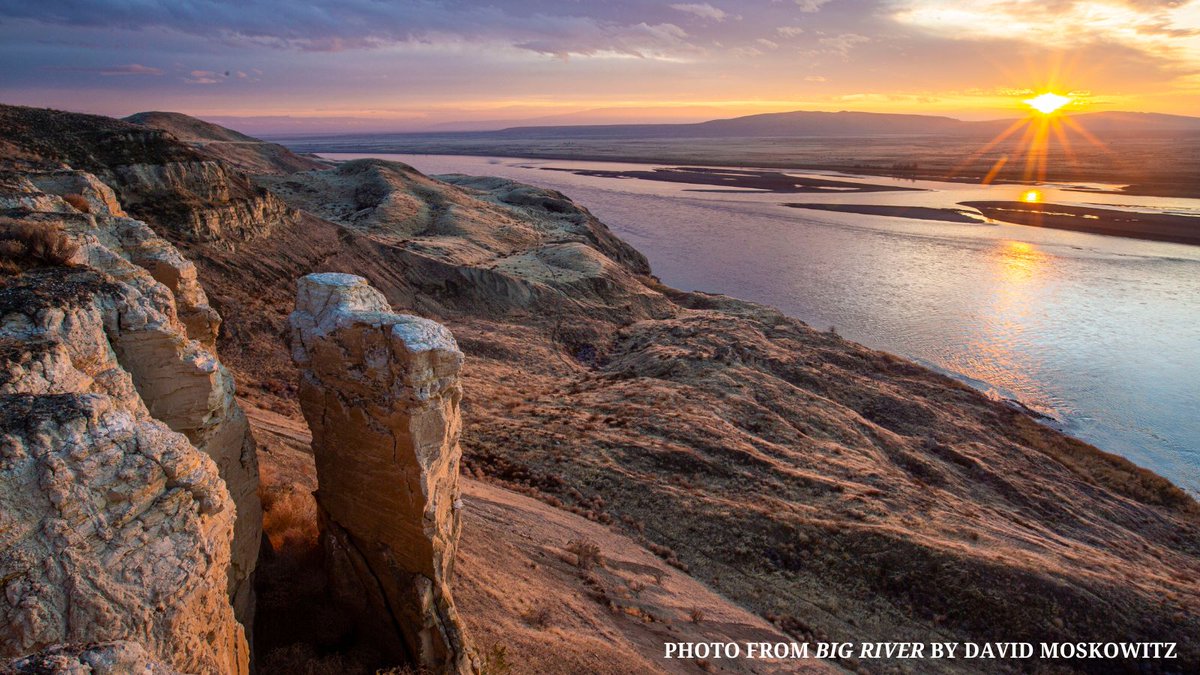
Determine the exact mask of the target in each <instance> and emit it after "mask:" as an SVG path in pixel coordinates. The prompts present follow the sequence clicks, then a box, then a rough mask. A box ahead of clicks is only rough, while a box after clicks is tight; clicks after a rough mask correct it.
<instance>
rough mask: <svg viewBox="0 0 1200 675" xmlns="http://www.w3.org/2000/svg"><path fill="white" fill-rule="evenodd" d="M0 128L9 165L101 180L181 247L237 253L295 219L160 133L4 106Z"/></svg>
mask: <svg viewBox="0 0 1200 675" xmlns="http://www.w3.org/2000/svg"><path fill="white" fill-rule="evenodd" d="M0 128H3V129H4V134H3V138H0V153H2V154H0V156H2V157H4V158H5V159H6V160H8V163H10V164H12V165H15V166H16V167H18V168H20V169H22V170H26V169H35V170H39V171H41V170H45V169H48V168H49V169H53V168H69V169H74V170H78V171H86V172H88V173H90V174H94V175H95V176H96V177H97V178H98V179H99V180H98V181H97V182H99V181H103V182H104V183H105V184H107V185H108V186H110V187H111V188H113V190H115V192H116V196H117V197H119V199H120V203H121V204H122V205H123V206H124V208H125V210H126V211H128V212H129V213H130V214H132V215H134V216H136V217H137V218H140V219H142V220H144V221H147V222H149V223H150V224H151V225H152V226H154V227H155V228H157V229H158V232H159V233H160V234H163V235H165V236H168V237H170V238H171V239H172V240H173V241H176V242H187V243H189V244H193V243H207V244H210V245H217V246H221V247H228V248H233V247H236V246H238V245H240V244H242V243H244V242H247V241H250V240H253V239H255V238H257V237H260V236H262V235H264V234H266V233H268V232H270V231H271V230H272V229H273V228H275V227H278V226H284V225H287V224H290V223H291V222H293V218H294V217H295V213H294V212H293V211H292V210H291V209H289V208H288V207H287V206H286V205H285V204H284V203H283V202H282V201H280V200H279V199H277V198H276V197H275V196H273V195H271V194H270V193H268V192H266V191H265V190H263V189H261V188H258V187H256V186H255V185H254V184H253V183H251V182H250V180H249V179H248V178H247V177H246V176H245V175H243V174H241V173H240V172H238V171H235V170H232V169H231V168H230V167H228V166H227V165H226V164H224V163H223V162H221V161H218V160H214V159H213V158H212V157H211V156H208V155H205V154H203V153H200V152H198V151H197V150H195V149H194V148H191V147H188V146H187V145H184V144H183V143H181V142H179V141H178V140H177V139H175V137H174V136H172V135H171V134H170V133H168V132H166V131H163V130H160V129H154V128H150V127H147V126H141V125H138V124H132V123H129V122H122V121H120V120H114V119H110V118H107V117H98V116H94V115H79V114H73V113H63V112H58V111H53V110H41V109H35V108H22V107H18V106H0Z"/></svg>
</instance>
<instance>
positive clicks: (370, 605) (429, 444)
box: [291, 274, 478, 673]
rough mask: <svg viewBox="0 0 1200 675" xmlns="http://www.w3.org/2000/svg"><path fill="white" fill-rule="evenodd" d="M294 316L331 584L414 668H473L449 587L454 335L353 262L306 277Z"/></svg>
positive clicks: (455, 519)
mask: <svg viewBox="0 0 1200 675" xmlns="http://www.w3.org/2000/svg"><path fill="white" fill-rule="evenodd" d="M291 324H292V329H293V339H292V355H293V358H294V359H295V361H296V364H297V365H298V366H299V367H300V369H301V379H300V404H301V407H302V408H303V410H304V417H305V419H306V420H307V421H308V426H309V428H310V429H311V430H312V438H313V445H312V449H313V455H314V456H315V458H316V468H317V485H318V488H317V505H318V507H319V514H320V522H321V537H322V541H323V543H324V546H325V553H326V566H327V569H328V571H329V574H330V576H331V581H332V583H333V584H334V586H335V588H336V593H337V597H338V598H339V599H340V600H341V601H342V602H343V603H348V604H351V605H352V606H354V607H356V608H357V611H356V612H355V613H356V615H358V616H360V617H362V621H363V622H364V623H367V624H370V625H369V626H368V628H370V629H374V630H375V631H377V632H382V633H384V634H385V636H384V639H383V640H382V642H383V643H384V644H388V643H390V644H393V645H396V646H397V647H399V646H401V645H403V646H406V647H407V652H408V655H409V656H410V657H411V658H412V660H414V661H415V662H416V663H417V665H418V666H419V667H422V668H425V669H428V670H430V671H432V672H438V673H471V672H476V671H478V665H477V664H476V663H475V660H474V656H473V655H472V653H471V650H470V647H469V646H468V645H467V640H466V637H465V636H464V634H463V628H462V624H461V622H460V621H459V618H458V612H457V610H456V609H455V606H454V600H453V597H452V594H451V592H450V581H451V578H452V577H453V573H454V558H455V553H456V551H457V549H458V537H459V530H460V523H461V521H460V514H459V511H460V510H461V508H462V500H461V493H460V489H459V484H458V481H459V461H460V459H461V456H462V451H461V450H460V448H459V445H458V439H459V435H460V432H461V428H462V420H461V416H460V414H459V401H460V399H461V398H462V388H461V387H460V386H459V382H458V373H459V369H460V368H461V367H462V360H463V356H462V353H461V352H459V351H458V345H457V344H455V342H454V338H453V336H451V335H450V331H448V330H447V329H446V328H445V327H444V326H441V325H439V324H437V323H434V322H432V321H429V320H427V319H421V318H418V317H415V316H405V315H400V314H393V313H392V312H391V307H390V306H389V305H388V303H387V299H386V298H384V296H383V294H382V293H380V292H379V291H377V290H375V289H373V288H371V287H370V286H369V285H368V284H367V281H366V280H365V279H363V278H362V277H356V276H353V275H349V274H311V275H308V276H306V277H304V278H302V279H300V281H299V286H298V290H297V298H296V311H295V312H293V313H292V316H291ZM388 634H391V637H390V639H389V637H388ZM403 655H404V654H403V652H401V653H400V654H398V655H397V656H400V657H403Z"/></svg>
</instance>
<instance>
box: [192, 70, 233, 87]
mask: <svg viewBox="0 0 1200 675" xmlns="http://www.w3.org/2000/svg"><path fill="white" fill-rule="evenodd" d="M221 77H222V76H221V74H220V73H217V72H214V71H211V70H193V71H192V72H190V73H188V75H187V77H185V78H183V81H184V82H187V83H188V84H217V83H218V82H220V81H221ZM225 77H228V73H226V74H225Z"/></svg>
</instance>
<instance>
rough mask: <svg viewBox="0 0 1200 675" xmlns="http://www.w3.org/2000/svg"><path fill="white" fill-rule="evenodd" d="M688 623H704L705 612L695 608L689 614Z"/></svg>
mask: <svg viewBox="0 0 1200 675" xmlns="http://www.w3.org/2000/svg"><path fill="white" fill-rule="evenodd" d="M688 621H691V622H692V623H700V622H701V621H704V610H702V609H700V608H699V607H693V608H692V611H690V612H688Z"/></svg>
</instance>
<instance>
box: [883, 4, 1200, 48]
mask: <svg viewBox="0 0 1200 675" xmlns="http://www.w3.org/2000/svg"><path fill="white" fill-rule="evenodd" d="M894 18H895V20H896V21H898V22H900V23H903V24H910V25H913V26H918V27H921V28H923V29H926V30H928V31H931V32H934V33H936V34H940V35H944V36H946V37H949V38H951V39H973V40H978V39H1010V40H1018V41H1023V42H1029V43H1032V44H1036V45H1042V46H1052V47H1059V48H1072V47H1079V46H1084V45H1089V44H1097V43H1111V44H1120V45H1122V46H1125V47H1130V48H1134V49H1138V50H1140V51H1143V52H1145V53H1148V54H1154V55H1157V56H1164V55H1168V54H1177V55H1180V56H1190V57H1192V58H1193V59H1194V58H1197V57H1200V39H1198V38H1200V7H1198V6H1197V4H1196V3H1195V2H1189V1H1187V0H1054V1H1052V2H1042V1H1040V0H960V1H959V2H956V3H955V4H954V5H952V6H947V5H946V4H944V3H942V2H940V1H939V0H909V1H908V2H907V3H904V4H902V5H901V6H900V7H899V9H898V10H897V11H896V13H895V15H894Z"/></svg>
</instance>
